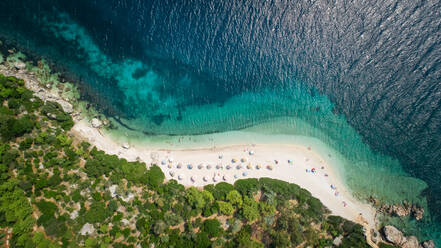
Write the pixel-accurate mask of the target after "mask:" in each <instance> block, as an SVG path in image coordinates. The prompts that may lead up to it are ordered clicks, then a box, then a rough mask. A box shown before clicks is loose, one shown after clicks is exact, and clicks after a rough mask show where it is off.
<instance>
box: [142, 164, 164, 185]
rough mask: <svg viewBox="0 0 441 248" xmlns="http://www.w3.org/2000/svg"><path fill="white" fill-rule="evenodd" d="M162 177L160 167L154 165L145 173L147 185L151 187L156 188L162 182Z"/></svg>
mask: <svg viewBox="0 0 441 248" xmlns="http://www.w3.org/2000/svg"><path fill="white" fill-rule="evenodd" d="M144 166H145V165H144ZM164 179H165V176H164V173H163V172H162V170H161V168H159V167H158V166H156V165H153V166H151V167H150V169H149V170H148V171H147V173H146V181H147V185H148V186H149V187H150V188H151V189H158V188H159V186H160V185H161V184H162V183H163V182H164Z"/></svg>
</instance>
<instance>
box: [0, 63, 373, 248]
mask: <svg viewBox="0 0 441 248" xmlns="http://www.w3.org/2000/svg"><path fill="white" fill-rule="evenodd" d="M15 67H16V68H17V70H14V69H10V68H7V67H5V66H1V67H0V73H2V74H5V75H7V76H15V77H17V78H21V79H24V80H25V83H26V87H27V88H29V89H30V90H32V91H34V92H35V93H36V95H37V96H39V97H40V98H42V99H44V100H52V101H56V102H58V103H60V105H61V106H62V107H63V109H64V110H65V111H66V112H68V113H70V114H72V115H73V116H74V121H75V125H74V127H73V129H72V134H73V135H75V136H76V137H77V138H80V139H84V140H87V141H88V142H89V143H91V144H92V145H94V146H96V147H97V148H98V149H100V150H103V151H104V152H106V153H108V154H115V155H118V157H120V158H125V159H127V160H129V161H135V160H141V161H143V162H145V163H146V164H147V165H150V164H153V163H155V164H157V165H158V166H160V167H161V169H162V170H163V171H164V174H165V175H166V178H167V179H168V180H170V179H177V177H178V175H180V174H182V175H183V177H184V178H183V179H182V180H178V182H179V183H181V184H183V185H185V186H203V185H205V184H211V183H214V182H213V177H214V172H215V171H216V173H219V176H220V177H223V176H224V175H225V176H226V177H227V180H226V182H228V183H231V184H232V183H234V181H235V180H236V179H235V178H234V175H238V178H237V179H244V178H260V177H270V178H274V179H280V180H283V181H287V182H290V183H295V184H297V185H299V186H300V187H302V188H305V189H306V190H308V191H309V192H310V193H311V194H312V195H313V196H314V197H316V198H318V199H320V201H321V202H322V203H323V205H325V206H326V207H327V208H328V209H329V210H331V212H332V213H333V214H335V215H339V216H341V217H344V218H346V219H349V220H352V221H354V222H357V223H359V224H362V225H363V226H364V227H365V228H366V235H367V240H368V242H369V243H370V244H372V243H371V240H370V237H369V235H370V232H371V229H374V230H376V229H377V228H376V220H375V215H376V211H375V209H374V208H373V207H372V206H370V205H369V204H366V203H362V202H361V201H359V200H356V199H355V198H354V197H353V196H352V194H351V193H350V191H349V190H348V189H347V188H346V187H345V186H344V183H343V181H342V180H341V178H340V176H339V173H337V172H336V168H333V166H331V165H330V164H329V163H327V162H326V161H325V160H324V159H323V158H322V157H321V156H320V155H319V154H317V153H316V152H315V151H313V150H310V149H308V147H306V146H302V145H298V144H255V145H251V144H241V145H239V144H235V145H223V146H219V147H216V148H213V147H205V148H191V149H188V148H184V149H163V148H155V147H148V146H138V145H133V144H132V145H131V147H127V146H126V147H125V148H123V147H122V146H125V144H122V143H120V142H118V141H116V140H114V139H112V138H111V137H110V135H109V134H108V133H107V132H105V131H101V130H100V129H99V128H94V127H92V124H91V123H90V122H89V121H87V120H86V119H83V118H84V117H85V116H82V115H85V114H84V113H78V112H76V111H75V109H74V107H73V104H72V103H70V100H69V99H68V98H66V97H62V96H60V95H59V94H57V91H56V90H54V89H53V88H50V87H46V88H44V86H43V85H42V84H41V83H39V82H38V80H37V79H36V78H35V77H34V75H33V73H32V72H29V73H28V72H27V71H26V70H24V67H23V68H21V69H20V68H18V66H17V65H16V66H15ZM20 67H22V65H20ZM247 148H248V151H247ZM250 150H253V151H254V155H250V154H249V151H250ZM221 154H222V155H223V159H222V160H219V155H221ZM170 158H173V162H174V163H172V168H168V164H169V162H166V164H163V163H162V161H163V160H164V161H169V159H170ZM233 158H237V159H238V160H239V161H238V162H236V163H232V162H231V160H232V159H233ZM241 158H246V159H247V162H246V163H240V159H241ZM274 160H278V164H276V163H275V162H274ZM288 160H292V161H293V163H292V164H290V163H288ZM179 162H180V163H182V165H183V167H182V168H181V169H176V164H177V163H179ZM188 163H191V164H193V166H194V168H193V169H192V170H189V169H187V167H186V166H187V164H188ZM248 163H251V164H252V169H247V168H246V166H247V165H248ZM199 164H203V165H204V166H206V165H207V164H210V165H211V166H212V168H211V169H210V170H208V169H207V168H203V169H198V168H197V166H198V165H199ZM217 164H222V166H223V167H224V169H222V170H216V168H215V166H216V165H217ZM228 164H229V165H231V166H233V165H234V167H233V168H231V169H230V170H227V169H226V165H228ZM239 164H241V165H242V167H243V168H242V169H241V170H237V169H236V166H237V165H239ZM257 164H260V165H261V166H262V168H261V169H259V170H257V169H256V168H255V166H256V165H257ZM267 165H272V166H273V169H272V170H269V169H267V168H266V166H267ZM322 167H324V169H321V168H322ZM312 168H315V169H316V172H315V173H312V172H306V170H307V169H308V170H312ZM170 171H174V172H175V176H174V177H172V176H171V175H170ZM243 172H246V173H247V174H248V175H247V176H243ZM325 174H327V176H325ZM193 175H196V176H197V179H196V180H195V182H192V181H191V176H193ZM204 176H207V177H208V180H207V182H204V181H203V177H204ZM220 181H224V180H222V179H221V180H218V181H217V182H220ZM331 185H333V186H335V188H336V190H334V189H331ZM336 191H338V196H336V195H335V193H336ZM360 213H361V215H360Z"/></svg>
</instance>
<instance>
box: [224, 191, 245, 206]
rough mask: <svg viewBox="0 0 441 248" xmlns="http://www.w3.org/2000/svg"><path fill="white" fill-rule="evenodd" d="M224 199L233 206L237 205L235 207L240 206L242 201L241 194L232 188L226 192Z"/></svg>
mask: <svg viewBox="0 0 441 248" xmlns="http://www.w3.org/2000/svg"><path fill="white" fill-rule="evenodd" d="M226 199H227V201H228V202H229V203H230V204H231V205H233V206H237V207H241V206H242V203H243V200H242V196H241V195H240V193H239V191H237V190H232V191H230V192H228V194H227V197H226Z"/></svg>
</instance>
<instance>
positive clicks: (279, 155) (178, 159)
mask: <svg viewBox="0 0 441 248" xmlns="http://www.w3.org/2000/svg"><path fill="white" fill-rule="evenodd" d="M72 132H73V133H74V135H75V136H77V137H81V138H82V139H83V140H86V141H88V142H89V143H91V144H92V145H94V146H96V147H97V149H99V150H103V151H104V152H106V153H108V154H114V155H117V156H118V157H120V158H125V159H127V160H128V161H137V160H139V161H142V162H145V163H146V164H147V165H148V166H149V165H150V164H157V165H158V166H159V167H160V168H161V169H162V170H163V172H164V174H165V176H166V179H167V180H171V179H175V180H177V181H178V182H179V183H180V184H183V185H184V186H199V187H200V186H204V185H207V184H212V183H218V182H227V183H230V184H233V183H234V181H236V180H238V179H245V178H260V177H270V178H274V179H279V180H283V181H287V182H290V183H295V184H297V185H299V186H300V187H302V188H304V189H306V190H308V191H309V192H310V193H311V194H312V195H313V196H314V197H316V198H318V199H319V200H320V201H322V203H323V204H324V205H325V206H326V207H327V208H328V209H330V210H331V212H332V213H333V214H336V215H339V216H341V217H344V218H346V219H349V220H352V221H354V222H357V223H359V224H362V225H363V226H365V227H369V228H368V229H376V220H375V216H376V210H375V209H374V208H373V207H372V206H371V205H369V204H367V203H362V202H361V201H359V200H356V199H355V198H354V197H353V196H352V194H351V192H350V191H349V189H347V188H346V186H345V185H344V183H343V181H342V180H341V179H340V176H339V175H338V173H336V172H335V168H333V166H331V165H330V164H329V163H327V162H326V160H324V159H323V158H322V156H320V155H319V154H317V153H316V152H315V151H313V150H309V149H308V147H305V146H302V145H299V144H253V145H251V144H242V145H239V144H234V145H226V146H216V147H215V148H213V147H206V148H184V149H176V148H171V149H164V148H154V147H148V146H138V145H136V144H135V145H133V144H132V145H131V146H128V145H127V144H124V143H120V142H118V141H116V140H114V139H112V138H111V137H109V135H108V134H106V133H105V132H101V131H100V129H99V128H94V127H92V125H91V124H90V122H88V121H86V120H76V121H75V125H74V127H73V128H72ZM250 151H253V152H254V154H253V155H250V153H249V152H250ZM220 155H222V157H223V158H222V159H219V156H220ZM242 158H245V159H246V162H241V159H242ZM233 159H236V160H237V162H235V163H233V162H232V160H233ZM274 160H277V161H278V164H276V163H275V161H274ZM288 160H291V161H292V164H291V163H288ZM179 163H180V164H181V166H182V167H181V168H180V169H178V168H177V165H178V164H179ZM188 164H191V165H192V166H193V168H192V169H188V168H187V165H188ZM248 164H251V169H248V168H247V166H248ZM199 165H203V168H202V169H199V168H198V166H199ZM207 165H211V169H207V167H206V166H207ZM216 165H222V167H223V168H222V169H216ZM227 165H229V166H230V167H231V169H227V168H226V166H227ZM238 165H239V166H241V167H242V168H241V169H239V170H238V169H237V166H238ZM257 165H261V168H260V169H256V166H257ZM268 165H271V166H273V169H272V170H269V169H267V168H266V167H267V166H268ZM169 166H171V168H169ZM322 167H324V169H321V168H322ZM313 168H314V169H315V171H316V172H315V173H313V172H306V170H309V171H311V170H312V169H313ZM170 172H173V173H174V176H171V174H170ZM244 172H245V173H246V174H247V175H246V176H244V175H243V173H244ZM325 174H326V175H327V176H325ZM179 175H182V179H181V180H180V179H178V176H179ZM215 175H216V176H218V179H217V181H216V182H215V181H214V180H213V179H214V176H215ZM235 175H236V176H237V178H235ZM192 176H195V178H194V179H195V180H194V182H193V181H192V180H191V177H192ZM224 176H226V180H224V179H223V177H224ZM204 177H207V178H206V179H207V181H204ZM331 185H333V186H334V187H335V188H336V190H334V189H332V188H331ZM336 192H338V193H337V196H336V195H335V194H336ZM345 205H346V206H345ZM360 213H361V215H360Z"/></svg>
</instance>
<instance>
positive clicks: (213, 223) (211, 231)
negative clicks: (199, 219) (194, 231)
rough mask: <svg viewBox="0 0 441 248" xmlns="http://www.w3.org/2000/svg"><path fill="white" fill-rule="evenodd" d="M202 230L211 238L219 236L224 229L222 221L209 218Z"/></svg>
mask: <svg viewBox="0 0 441 248" xmlns="http://www.w3.org/2000/svg"><path fill="white" fill-rule="evenodd" d="M202 230H203V231H204V232H206V233H207V234H208V236H209V237H210V238H214V237H218V236H219V235H220V234H221V233H222V232H223V229H222V227H221V223H220V222H219V221H218V220H217V219H208V220H205V221H204V224H203V225H202Z"/></svg>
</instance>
